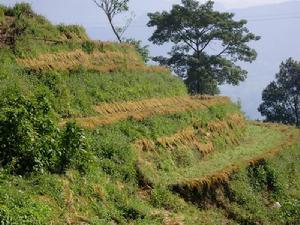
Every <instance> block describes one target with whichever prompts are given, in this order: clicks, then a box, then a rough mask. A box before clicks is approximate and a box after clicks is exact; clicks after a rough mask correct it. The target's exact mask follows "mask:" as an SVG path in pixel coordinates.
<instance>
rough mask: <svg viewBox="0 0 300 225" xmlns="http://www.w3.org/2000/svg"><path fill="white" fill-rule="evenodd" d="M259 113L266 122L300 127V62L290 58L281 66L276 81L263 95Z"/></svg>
mask: <svg viewBox="0 0 300 225" xmlns="http://www.w3.org/2000/svg"><path fill="white" fill-rule="evenodd" d="M262 99H263V103H262V104H261V105H260V106H259V108H258V111H259V112H260V113H261V114H262V115H263V116H265V117H266V121H270V122H280V123H284V124H292V125H296V126H297V127H300V62H297V61H295V60H293V59H292V58H289V59H288V60H287V61H286V62H283V63H282V64H281V65H280V71H279V73H278V74H276V80H275V81H273V82H271V83H270V84H269V85H268V86H267V87H266V89H265V90H264V91H263V94H262Z"/></svg>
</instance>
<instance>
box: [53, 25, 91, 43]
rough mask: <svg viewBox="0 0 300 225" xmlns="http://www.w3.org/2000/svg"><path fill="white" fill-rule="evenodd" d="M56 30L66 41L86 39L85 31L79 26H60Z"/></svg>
mask: <svg viewBox="0 0 300 225" xmlns="http://www.w3.org/2000/svg"><path fill="white" fill-rule="evenodd" d="M57 28H58V30H59V31H60V32H61V33H62V34H63V35H64V36H65V37H66V38H67V39H80V40H86V39H88V37H87V34H86V32H85V29H84V28H83V27H81V26H78V25H64V24H60V25H58V26H57Z"/></svg>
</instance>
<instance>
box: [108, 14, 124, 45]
mask: <svg viewBox="0 0 300 225" xmlns="http://www.w3.org/2000/svg"><path fill="white" fill-rule="evenodd" d="M107 18H108V21H109V24H110V26H111V29H112V30H113V32H114V34H115V35H116V37H117V39H118V41H119V42H120V43H122V39H121V37H120V35H119V33H118V32H117V30H116V28H115V26H114V24H113V23H112V18H111V17H110V16H109V15H107Z"/></svg>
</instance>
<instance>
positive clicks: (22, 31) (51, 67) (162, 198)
mask: <svg viewBox="0 0 300 225" xmlns="http://www.w3.org/2000/svg"><path fill="white" fill-rule="evenodd" d="M0 46H1V48H0V81H1V82H0V96H1V97H0V224H1V225H27V224H28V225H41V224H49V225H50V224H51V225H60V224H93V225H101V224H103V225H106V224H112V225H113V224H139V225H142V224H144V225H149V224H151V225H156V224H157V225H161V224H163V225H184V224H185V225H198V224H211V225H215V224H233V225H234V224H244V225H249V224H250V225H254V224H262V225H269V224H270V225H271V224H272V225H273V224H276V225H277V224H278V225H285V224H299V223H300V217H299V215H300V213H299V212H300V192H299V190H300V164H299V157H300V151H299V149H300V142H299V139H300V131H299V130H298V129H296V128H294V127H289V126H284V125H277V124H263V123H256V122H253V121H247V120H246V119H245V116H244V115H243V114H242V113H241V111H240V107H239V106H238V105H236V104H233V103H232V102H230V100H229V98H228V97H222V96H215V97H211V96H189V95H188V94H187V91H186V88H185V86H184V84H183V82H182V81H181V80H179V79H178V78H176V77H174V76H173V75H171V73H170V71H168V70H167V69H166V68H163V67H157V66H149V65H145V64H144V62H143V60H142V58H141V57H140V56H139V54H138V53H137V52H136V51H135V49H134V47H133V46H129V45H126V44H122V45H119V44H116V43H108V42H100V41H91V40H90V39H89V37H88V35H87V34H86V33H85V31H84V29H83V28H81V27H78V26H73V25H72V26H65V25H58V26H55V25H53V24H51V23H50V22H49V21H47V20H46V19H45V18H43V17H41V16H39V15H36V14H35V13H34V12H33V11H32V10H31V9H30V7H28V5H26V4H17V5H16V6H15V7H14V8H6V7H2V6H0ZM278 205H280V207H279V206H278Z"/></svg>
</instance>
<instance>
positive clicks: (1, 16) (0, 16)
mask: <svg viewBox="0 0 300 225" xmlns="http://www.w3.org/2000/svg"><path fill="white" fill-rule="evenodd" d="M3 21H4V10H3V9H2V8H0V24H2V23H3Z"/></svg>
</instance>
